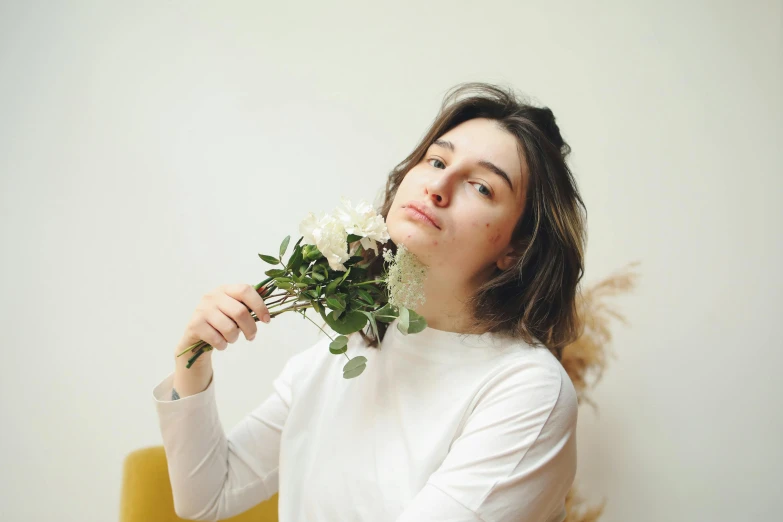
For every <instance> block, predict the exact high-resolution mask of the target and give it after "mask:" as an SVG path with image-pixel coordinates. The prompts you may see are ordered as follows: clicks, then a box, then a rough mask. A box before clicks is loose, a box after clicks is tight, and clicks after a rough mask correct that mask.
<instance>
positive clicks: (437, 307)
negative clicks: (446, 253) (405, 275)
mask: <svg viewBox="0 0 783 522" xmlns="http://www.w3.org/2000/svg"><path fill="white" fill-rule="evenodd" d="M473 291H474V289H473V288H471V287H469V286H468V285H459V284H455V283H454V280H453V279H452V278H449V277H442V278H439V277H438V276H437V275H435V274H434V273H433V272H432V271H430V272H429V273H428V274H427V277H426V279H425V281H424V297H425V302H424V304H422V305H419V306H417V307H416V310H415V311H416V313H418V314H419V315H421V316H422V317H424V319H425V320H426V321H427V327H428V328H434V329H436V330H444V331H447V332H457V333H478V332H472V331H470V322H471V319H472V313H471V312H470V310H468V309H467V307H466V303H467V300H468V298H469V297H470V296H471V294H472V292H473Z"/></svg>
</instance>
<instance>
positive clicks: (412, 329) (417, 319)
mask: <svg viewBox="0 0 783 522" xmlns="http://www.w3.org/2000/svg"><path fill="white" fill-rule="evenodd" d="M408 313H409V314H410V320H409V321H408V333H412V334H414V333H419V332H421V331H422V330H424V329H425V328H427V321H426V320H425V319H424V318H423V317H422V316H420V315H419V314H417V313H416V312H414V311H413V310H408Z"/></svg>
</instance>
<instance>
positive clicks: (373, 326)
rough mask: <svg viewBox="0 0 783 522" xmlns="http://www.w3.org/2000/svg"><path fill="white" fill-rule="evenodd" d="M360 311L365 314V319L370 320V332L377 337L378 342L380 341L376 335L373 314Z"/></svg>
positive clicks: (376, 326)
mask: <svg viewBox="0 0 783 522" xmlns="http://www.w3.org/2000/svg"><path fill="white" fill-rule="evenodd" d="M362 313H363V314H364V315H366V316H367V319H368V320H369V321H370V327H371V328H372V333H373V334H374V335H375V338H376V339H378V343H380V342H381V339H380V336H379V335H378V324H377V323H376V322H375V316H373V315H372V312H364V311H362Z"/></svg>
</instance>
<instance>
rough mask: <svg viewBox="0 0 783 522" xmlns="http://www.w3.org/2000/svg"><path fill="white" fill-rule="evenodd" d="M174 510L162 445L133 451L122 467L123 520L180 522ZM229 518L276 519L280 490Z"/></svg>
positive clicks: (241, 521)
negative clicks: (278, 492) (267, 498)
mask: <svg viewBox="0 0 783 522" xmlns="http://www.w3.org/2000/svg"><path fill="white" fill-rule="evenodd" d="M184 520H185V519H183V518H180V517H178V516H177V514H176V513H174V497H173V495H172V493H171V482H170V481H169V469H168V466H167V462H166V453H165V451H164V450H163V446H153V447H150V448H143V449H139V450H136V451H133V452H131V453H130V454H128V456H126V457H125V462H124V464H123V470H122V493H121V498H120V522H181V521H184ZM225 520H227V521H229V522H251V521H252V522H277V494H275V495H273V496H272V497H271V498H270V499H269V500H266V501H264V502H261V503H260V504H258V505H257V506H255V507H253V508H250V509H248V510H247V511H245V512H244V513H241V514H239V515H237V516H234V517H231V518H227V519H225Z"/></svg>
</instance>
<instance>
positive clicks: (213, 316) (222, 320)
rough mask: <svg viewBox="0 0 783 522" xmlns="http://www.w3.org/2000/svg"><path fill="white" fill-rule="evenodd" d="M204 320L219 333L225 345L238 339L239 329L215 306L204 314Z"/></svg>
mask: <svg viewBox="0 0 783 522" xmlns="http://www.w3.org/2000/svg"><path fill="white" fill-rule="evenodd" d="M213 304H214V303H213ZM204 320H205V321H206V322H207V323H209V325H210V326H211V327H212V328H214V329H215V330H217V331H218V332H219V333H220V335H221V336H222V337H223V340H224V341H225V342H226V343H233V342H234V341H236V340H237V338H239V327H238V326H237V324H236V323H235V322H234V320H233V319H231V318H230V317H228V316H227V315H226V314H224V313H223V312H222V311H221V310H220V309H219V308H217V307H216V306H215V307H211V308H209V309H208V310H207V311H206V312H205V314H204ZM216 348H217V347H216Z"/></svg>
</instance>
